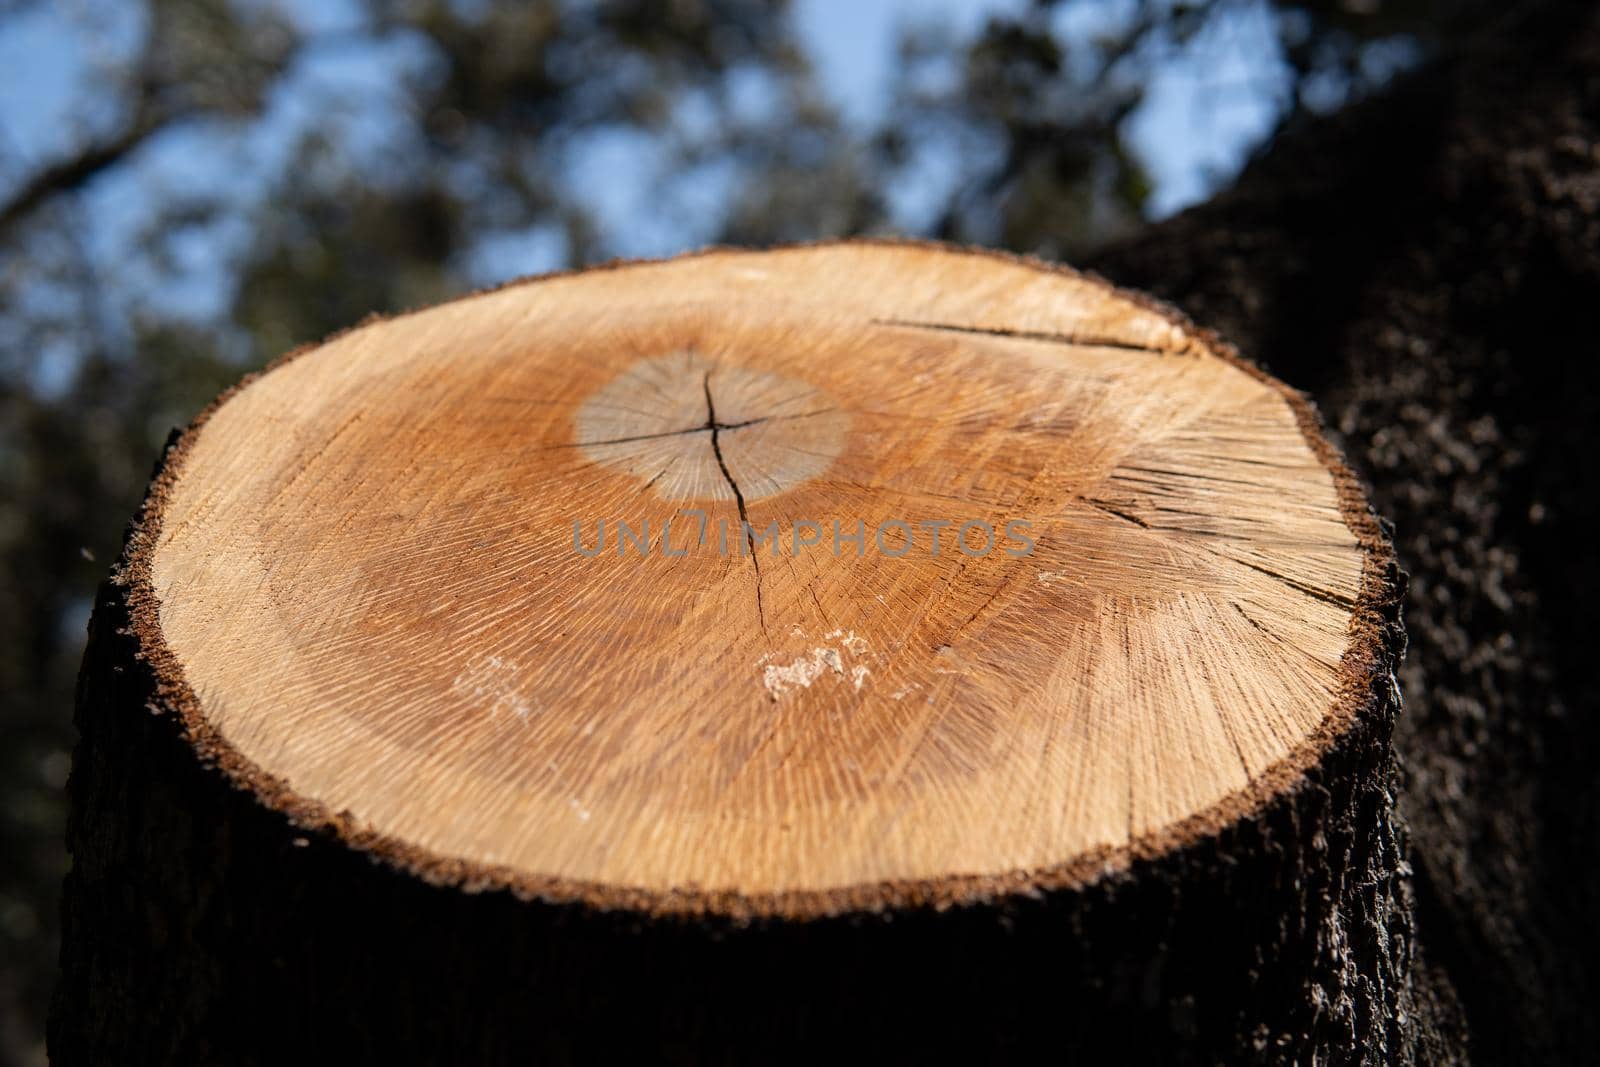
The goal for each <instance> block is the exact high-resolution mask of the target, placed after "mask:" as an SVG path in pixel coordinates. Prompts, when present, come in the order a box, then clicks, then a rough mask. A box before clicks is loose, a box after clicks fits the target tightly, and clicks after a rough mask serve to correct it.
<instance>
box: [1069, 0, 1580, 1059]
mask: <svg viewBox="0 0 1600 1067" xmlns="http://www.w3.org/2000/svg"><path fill="white" fill-rule="evenodd" d="M1597 72H1600V16H1597V14H1596V12H1595V11H1594V10H1593V9H1592V8H1591V6H1590V5H1586V4H1577V3H1565V4H1562V3H1557V4H1544V5H1538V6H1536V7H1534V8H1532V9H1531V10H1521V11H1519V12H1517V13H1514V14H1511V15H1508V16H1506V17H1504V18H1503V19H1501V20H1500V21H1499V22H1498V23H1497V24H1496V25H1494V26H1492V27H1490V28H1489V32H1487V33H1486V34H1485V35H1484V36H1483V37H1482V38H1481V39H1480V40H1478V41H1477V42H1475V43H1473V44H1472V45H1471V46H1470V47H1468V48H1467V49H1465V50H1464V51H1463V53H1462V54H1460V55H1458V56H1456V57H1454V58H1452V59H1451V60H1449V61H1448V62H1446V63H1444V64H1442V65H1441V66H1439V67H1437V68H1433V69H1429V70H1425V71H1423V72H1421V73H1420V74H1419V75H1418V76H1416V77H1414V78H1412V79H1410V80H1409V81H1408V82H1406V83H1405V84H1403V85H1401V86H1399V87H1397V88H1396V89H1395V90H1393V91H1391V92H1389V93H1387V94H1385V96H1384V97H1383V98H1382V99H1379V100H1376V101H1373V102H1372V103H1370V104H1368V105H1365V106H1361V107H1357V108H1355V109H1352V110H1351V111H1349V112H1348V113H1345V114H1342V115H1340V116H1337V117H1336V118H1334V119H1332V120H1327V121H1323V122H1320V123H1317V124H1315V125H1313V126H1311V127H1309V128H1307V129H1304V130H1302V131H1299V132H1298V133H1296V134H1291V135H1289V136H1286V137H1285V138H1283V139H1282V140H1281V142H1280V144H1279V145H1278V146H1277V147H1276V148H1275V149H1274V150H1273V151H1272V152H1271V153H1270V154H1269V155H1268V156H1266V157H1265V158H1263V159H1261V160H1260V161H1258V162H1257V163H1256V164H1255V165H1253V166H1252V167H1251V168H1250V169H1249V170H1248V171H1247V172H1246V174H1245V176H1244V177H1243V178H1242V179H1241V181H1240V182H1239V183H1238V185H1237V187H1236V188H1235V189H1234V190H1233V191H1232V192H1230V193H1228V194H1226V195H1224V196H1222V197H1220V198H1219V199H1218V200H1217V201H1215V202H1214V203H1212V204H1209V205H1207V206H1205V207H1203V208H1200V209H1197V210H1195V211H1192V212H1189V213H1187V214H1185V215H1183V216H1181V217H1179V218H1177V219H1174V220H1172V221H1171V222H1169V223H1167V224H1165V225H1163V226H1160V227H1158V228H1156V229H1155V230H1154V231H1152V232H1151V233H1150V234H1148V235H1147V236H1144V237H1142V238H1140V239H1139V240H1137V241H1136V242H1134V243H1132V244H1130V245H1127V246H1125V247H1122V248H1118V249H1114V250H1112V251H1111V252H1110V253H1109V254H1107V255H1105V256H1103V257H1102V258H1101V260H1100V261H1099V262H1098V263H1096V264H1094V266H1096V267H1097V269H1099V270H1101V271H1102V272H1104V273H1105V274H1107V275H1108V276H1109V277H1111V278H1112V280H1114V281H1117V282H1119V283H1123V284H1128V285H1137V286H1143V287H1147V288H1150V289H1152V290H1153V291H1155V292H1157V293H1158V294H1159V295H1162V296H1165V297H1167V298H1169V299H1172V300H1173V301H1175V302H1176V303H1178V304H1179V305H1180V306H1182V307H1184V308H1185V309H1186V310H1188V311H1189V312H1190V313H1191V314H1193V315H1195V316H1196V317H1198V318H1199V319H1201V320H1202V321H1205V322H1207V323H1209V324H1212V325H1214V326H1216V327H1217V328H1218V329H1220V330H1222V331H1223V332H1224V333H1225V334H1227V335H1228V336H1230V337H1231V338H1232V339H1233V340H1235V341H1236V342H1237V343H1238V344H1239V345H1240V347H1241V348H1242V349H1243V350H1244V351H1245V352H1246V353H1247V354H1249V355H1251V356H1252V357H1254V358H1256V359H1259V360H1261V361H1263V362H1264V363H1265V364H1266V365H1267V366H1268V368H1269V369H1270V370H1272V371H1273V372H1274V373H1276V374H1278V375H1280V376H1281V377H1283V378H1285V379H1286V380H1287V381H1289V382H1290V383H1291V384H1293V385H1297V386H1299V387H1301V388H1304V389H1308V390H1310V391H1311V392H1312V393H1313V395H1314V396H1316V397H1317V399H1318V400H1319V402H1320V403H1321V405H1322V408H1323V411H1324V414H1325V416H1326V417H1327V419H1328V421H1329V423H1330V424H1331V426H1332V429H1333V431H1334V432H1335V433H1336V434H1338V435H1341V436H1342V439H1343V443H1344V447H1345V450H1346V453H1347V454H1348V455H1349V456H1350V457H1351V459H1352V462H1354V463H1355V465H1356V466H1357V467H1358V468H1359V469H1361V470H1362V472H1363V473H1364V474H1366V475H1367V477H1368V480H1369V481H1370V482H1371V483H1372V484H1373V485H1374V486H1375V506H1376V507H1377V509H1378V510H1379V512H1380V513H1382V514H1384V515H1385V516H1387V517H1389V518H1391V519H1392V520H1393V521H1394V523H1395V526H1396V529H1397V536H1396V545H1397V551H1398V552H1399V554H1400V558H1401V564H1402V566H1405V567H1406V568H1407V569H1408V570H1409V571H1410V572H1411V575H1412V580H1411V592H1410V595H1409V598H1408V605H1407V620H1406V622H1407V630H1408V632H1409V635H1410V640H1411V647H1410V652H1409V654H1408V659H1407V662H1406V665H1405V667H1404V670H1403V673H1402V676H1401V679H1402V687H1403V689H1404V692H1405V696H1406V707H1405V711H1404V712H1403V714H1402V716H1401V719H1400V723H1399V725H1398V727H1397V733H1396V744H1397V746H1398V748H1399V750H1400V753H1401V757H1402V761H1403V765H1404V767H1405V771H1406V783H1405V788H1404V794H1403V797H1402V809H1403V811H1404V813H1405V815H1406V816H1407V818H1408V820H1409V823H1410V826H1411V837H1412V855H1411V863H1412V865H1413V866H1414V867H1415V869H1416V878H1415V884H1416V892H1417V897H1418V908H1417V912H1418V915H1417V922H1418V927H1419V939H1420V942H1421V947H1422V951H1423V954H1424V955H1425V957H1426V959H1427V960H1428V961H1429V962H1428V966H1427V969H1426V973H1427V974H1428V975H1430V976H1431V979H1432V985H1433V989H1434V991H1435V992H1436V993H1442V994H1443V995H1444V996H1446V997H1447V998H1448V996H1449V995H1450V990H1451V987H1453V990H1454V994H1455V995H1456V996H1458V997H1459V1000H1460V1005H1461V1008H1462V1010H1463V1012H1464V1016H1465V1025H1466V1026H1467V1027H1468V1028H1469V1030H1470V1048H1471V1057H1472V1060H1473V1062H1477V1063H1510V1062H1517V1063H1523V1062H1544V1063H1557V1062H1566V1063H1575V1062H1585V1061H1587V1060H1588V1059H1590V1058H1591V1057H1592V1056H1593V1051H1594V1048H1595V1046H1596V1043H1597V1042H1600V1022H1597V1017H1596V1015H1595V1014H1594V1011H1593V1004H1594V1000H1595V996H1596V991H1597V986H1596V977H1597V976H1596V966H1597V963H1596V961H1597V960H1600V923H1597V919H1596V916H1597V915H1600V888H1597V887H1600V876H1597V874H1600V872H1597V871H1596V867H1595V858H1594V857H1595V847H1594V846H1595V842H1596V840H1600V821H1597V790H1596V785H1595V778H1594V773H1593V768H1592V753H1593V752H1594V750H1595V743H1596V741H1597V737H1596V725H1595V711H1596V708H1597V707H1600V701H1597V696H1600V694H1597V692H1596V674H1595V671H1594V668H1593V653H1592V647H1591V646H1592V636H1591V635H1592V634H1593V633H1594V632H1595V628H1596V625H1597V622H1600V619H1597V617H1596V613H1597V605H1600V571H1597V562H1596V555H1595V553H1594V550H1593V544H1594V531H1595V529H1596V514H1595V511H1596V503H1595V501H1596V499H1597V495H1600V487H1597V485H1596V479H1595V468H1594V465H1593V463H1592V462H1591V458H1592V457H1593V455H1594V454H1595V446H1596V430H1597V427H1600V402H1597V399H1596V395H1595V392H1594V390H1593V389H1592V387H1590V386H1588V385H1587V382H1588V380H1589V378H1590V373H1589V368H1588V366H1587V365H1588V364H1589V363H1591V362H1592V348H1593V343H1594V338H1595V337H1596V336H1597V335H1600V148H1597V147H1596V146H1597V145H1600V73H1597ZM1441 976H1447V979H1444V980H1442V981H1441ZM1425 984H1427V983H1425ZM1458 1021H1459V1020H1458Z"/></svg>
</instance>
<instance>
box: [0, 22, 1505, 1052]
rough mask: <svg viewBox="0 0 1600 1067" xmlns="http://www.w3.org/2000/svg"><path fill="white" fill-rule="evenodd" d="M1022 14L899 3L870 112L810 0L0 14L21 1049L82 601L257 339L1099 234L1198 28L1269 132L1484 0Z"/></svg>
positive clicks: (1, 311) (1135, 203)
mask: <svg viewBox="0 0 1600 1067" xmlns="http://www.w3.org/2000/svg"><path fill="white" fill-rule="evenodd" d="M1006 12H1007V13H1005V14H1001V15H995V16H992V17H989V18H987V20H986V21H984V22H982V23H981V24H980V25H979V27H978V28H977V29H976V31H975V32H974V31H968V32H960V31H958V30H956V29H954V28H953V27H952V26H950V25H947V24H941V23H940V22H938V21H927V22H919V23H911V24H908V25H906V26H905V27H904V32H903V33H902V34H901V37H900V44H899V48H898V51H897V52H896V54H895V56H894V57H893V62H892V76H891V80H890V86H889V93H888V99H887V101H885V102H884V107H883V110H882V114H881V116H879V117H878V118H876V119H874V120H873V121H871V122H869V123H865V124H864V123H862V122H860V121H855V120H852V119H850V118H847V117H846V116H844V115H842V114H841V112H840V108H839V101H838V100H837V99H836V95H837V94H836V93H835V92H832V91H830V87H829V86H826V85H823V84H821V80H820V78H819V76H818V73H817V68H816V67H815V65H814V63H813V62H812V57H811V56H810V55H809V54H808V52H807V50H806V48H805V47H804V46H803V42H802V41H801V40H800V38H799V35H798V34H797V31H796V28H795V20H794V18H793V13H792V12H791V11H790V10H789V8H788V6H787V5H785V4H783V3H761V2H757V0H667V2H658V3H649V2H644V0H599V2H594V3H582V2H577V0H536V2H528V3H516V4H511V3H505V4H496V3H490V2H488V0H344V2H340V3H329V4H322V3H317V2H315V0H301V2H295V3H291V2H287V0H285V2H282V3H277V2H269V0H145V2H142V3H131V2H127V0H59V2H55V0H0V40H5V39H6V38H7V37H8V36H9V37H10V38H11V39H12V40H13V41H20V42H22V44H20V45H17V46H16V47H28V48H48V49H51V50H54V51H55V52H59V54H60V55H61V57H62V62H63V63H66V62H67V60H69V59H70V60H71V66H72V69H73V70H74V71H75V72H76V77H75V84H74V85H73V86H70V87H69V89H68V90H65V91H64V99H65V100H66V103H65V104H64V106H63V108H62V111H61V114H59V115H55V116H53V117H50V119H49V121H48V123H47V125H48V129H46V130H45V132H44V133H42V134H39V135H38V136H35V137H33V138H31V140H32V141H33V142H35V143H33V144H21V143H19V140H18V138H17V137H16V136H15V135H14V134H13V132H12V131H7V130H3V129H0V486H3V490H0V605H3V608H4V610H3V612H0V628H3V629H0V690H3V692H4V694H5V706H4V709H3V711H0V715H3V719H0V760H3V767H0V857H3V862H0V1058H9V1059H15V1060H18V1061H22V1060H32V1059H37V1058H38V1057H40V1056H41V1055H42V1053H41V1051H40V1047H41V1046H40V1040H39V1034H40V1033H42V1017H43V1010H44V1006H45V1004H46V1001H47V998H48V990H49V985H50V981H51V977H52V974H53V970H54V930H55V925H56V918H55V911H54V909H55V897H56V892H57V888H58V885H59V880H60V877H61V874H62V872H63V869H64V865H65V857H64V855H63V852H62V849H61V846H60V839H61V825H62V821H63V819H64V812H63V810H62V802H61V799H60V787H61V785H62V782H63V779H64V776H65V774H66V771H67V767H68V763H69V757H68V752H69V748H70V744H71V739H72V734H71V727H70V710H69V709H70V706H71V701H72V687H73V678H74V673H75V671H76V666H77V661H78V657H79V655H80V654H81V648H82V634H83V630H84V623H85V619H86V611H87V605H88V603H89V598H90V596H91V593H92V590H93V587H94V584H95V583H96V582H97V581H99V580H100V579H101V578H102V577H103V576H104V574H105V572H106V570H107V568H108V567H109V565H110V563H111V561H112V560H113V559H114V558H115V556H116V554H117V551H118V545H119V537H120V533H121V530H122V527H123V524H124V523H125V522H126V520H127V519H128V518H129V516H130V515H131V514H132V513H133V511H134V508H135V506H136V505H137V503H138V500H139V497H140V495H141V493H142V490H143V487H144V482H145V480H146V478H147V477H148V474H149V471H150V467H151V464H152V463H153V461H154V460H155V458H156V456H157V454H158V451H159V449H160V447H161V444H162V442H163V440H164V439H165V437H166V435H167V433H168V432H169V430H170V428H172V427H174V426H179V425H182V424H184V423H185V422H187V421H188V420H189V419H190V418H191V417H192V416H193V415H194V414H195V413H196V412H197V411H198V410H199V409H200V408H201V407H202V406H203V405H204V404H205V403H206V402H207V401H208V400H209V399H210V398H211V397H212V396H213V395H215V394H216V393H217V392H218V391H219V390H220V389H222V388H223V387H225V386H226V385H228V384H230V383H231V382H232V381H234V380H236V379H237V378H238V377H239V376H240V375H241V374H242V373H244V372H245V371H247V370H250V369H253V368H255V367H258V366H260V365H262V364H263V363H264V362H265V361H267V360H269V359H271V358H272V357H274V356H276V355H279V354H281V353H282V352H284V351H286V350H287V349H289V348H291V347H293V346H295V345H297V344H300V343H303V342H306V341H311V340H315V339H317V338H319V337H321V336H323V335H325V334H327V333H329V332H331V331H334V330H337V329H340V328H343V327H346V326H349V325H351V324H353V323H356V322H358V321H360V320H361V319H362V318H364V317H365V316H367V315H368V314H370V313H373V312H379V313H384V312H393V311H396V310H399V309H403V308H406V307H409V306H414V305H418V304H423V303H429V302H433V301H437V300H439V299H443V298H445V297H448V296H451V295H454V294H457V293H460V292H463V291H465V290H468V289H471V288H474V287H478V286H481V285H485V284H491V283H494V282H498V281H501V280H503V279H505V278H507V277H510V276H515V275H518V274H522V273H528V272H531V271H537V270H544V269H549V268H553V267H557V266H564V265H569V264H573V265H575V264H584V263H591V262H595V261H598V260H602V259H605V258H609V257H612V256H617V255H631V254H649V253H667V252H671V251H675V250H678V249H681V248H687V247H693V246H696V245H701V244H705V243H711V242H729V243H771V242H778V241H791V240H802V239H808V238H816V237H824V236H833V235H841V234H851V233H863V232H906V231H909V232H914V233H924V234H928V235H932V236H938V237H943V238H947V239H951V240H958V241H971V242H980V243H985V244H992V245H1001V246H1006V247H1010V248H1013V249H1018V250H1023V251H1031V252H1038V253H1041V254H1044V255H1048V256H1065V257H1077V256H1081V255H1084V254H1086V253H1087V252H1089V251H1090V250H1093V249H1095V248H1097V247H1100V246H1101V245H1103V244H1104V243H1105V242H1107V241H1108V240H1112V239H1115V238H1119V237H1122V236H1124V235H1127V234H1130V233H1131V232H1133V231H1134V230H1136V229H1137V228H1138V227H1140V226H1141V225H1143V223H1144V222H1145V220H1146V218H1147V217H1148V215H1149V210H1150V196H1151V191H1152V188H1153V179H1152V176H1151V174H1150V173H1149V172H1148V159H1147V154H1141V152H1140V151H1139V150H1138V147H1137V145H1136V144H1135V138H1134V128H1133V121H1134V119H1135V117H1136V116H1137V115H1138V113H1139V109H1140V106H1141V103H1142V102H1143V101H1144V100H1145V99H1146V96H1147V93H1148V92H1149V91H1150V88H1151V86H1152V85H1153V84H1155V82H1156V80H1157V79H1158V78H1160V77H1161V76H1162V75H1163V73H1164V72H1166V71H1168V70H1170V69H1171V67H1172V65H1173V64H1175V63H1181V62H1190V63H1194V62H1202V61H1203V58H1204V56H1203V51H1202V52H1201V53H1196V51H1195V49H1196V47H1197V44H1203V43H1204V42H1205V41H1206V40H1208V39H1210V38H1214V37H1215V36H1216V35H1218V34H1226V33H1227V32H1229V27H1232V26H1237V25H1239V24H1240V21H1241V20H1245V19H1250V20H1254V24H1255V25H1258V26H1262V27H1265V28H1266V33H1267V34H1268V38H1269V43H1270V44H1271V45H1272V48H1273V50H1274V52H1273V55H1274V56H1275V57H1276V58H1274V59H1271V60H1270V62H1272V63H1275V64H1277V67H1278V68H1280V69H1279V75H1278V76H1277V77H1276V80H1275V81H1274V82H1273V87H1272V88H1271V90H1270V92H1268V93H1267V94H1266V100H1267V104H1266V106H1268V107H1269V109H1270V112H1271V119H1270V121H1269V123H1268V125H1267V128H1266V129H1265V131H1264V135H1266V134H1270V133H1271V132H1272V131H1273V130H1274V129H1277V128H1280V127H1286V126H1293V125H1294V124H1296V123H1300V122H1303V121H1305V119H1306V117H1307V116H1311V115H1316V114H1319V113H1323V112H1327V111H1330V110H1334V109H1337V108H1339V107H1341V106H1343V105H1345V104H1346V103H1347V102H1348V101H1351V100H1354V99H1356V98H1358V97H1360V96H1362V95H1363V94H1365V93H1367V92H1369V91H1370V90H1372V89H1373V88H1374V87H1376V86H1378V85H1380V84H1382V83H1383V82H1384V81H1385V80H1387V79H1389V78H1390V77H1392V76H1393V75H1394V74H1395V73H1396V72H1397V71H1398V70H1400V69H1402V68H1404V67H1406V66H1409V65H1412V64H1415V63H1418V62H1422V61H1425V60H1426V58H1427V57H1428V56H1429V55H1430V54H1432V53H1434V52H1435V51H1437V50H1439V49H1441V48H1444V47H1446V46H1447V45H1448V42H1449V41H1450V40H1451V39H1452V38H1453V37H1454V36H1456V35H1458V34H1460V33H1462V32H1463V30H1464V27H1467V26H1469V25H1471V24H1472V23H1473V21H1474V20H1475V19H1476V18H1478V17H1479V16H1480V14H1481V12H1480V11H1479V8H1478V6H1477V5H1474V4H1470V3H1466V2H1457V3H1450V2H1448V0H1300V2H1292V0H1280V2H1276V3H1269V2H1267V0H1197V2H1185V0H1058V2H1044V3H1036V4H1032V5H1025V4H1016V5H1011V6H1009V7H1008V8H1006ZM837 32H838V33H840V34H849V33H851V32H852V28H851V26H849V25H848V24H843V25H840V26H838V28H837ZM1197 55H1199V56H1200V58H1199V59H1196V56H1197ZM1186 57H1187V58H1186ZM17 76H18V75H17V74H16V73H15V72H7V71H6V70H5V69H4V67H0V88H4V89H5V90H6V91H7V92H8V93H9V92H11V91H12V90H13V89H16V88H20V87H19V86H17V85H15V84H14V83H11V80H12V79H13V78H14V77H17ZM8 83H11V84H8ZM1181 132H1182V131H1179V134H1174V135H1169V136H1178V135H1181ZM1214 177H1215V178H1216V179H1218V180H1221V179H1225V178H1227V177H1229V175H1228V174H1226V173H1224V174H1219V175H1216V176H1214Z"/></svg>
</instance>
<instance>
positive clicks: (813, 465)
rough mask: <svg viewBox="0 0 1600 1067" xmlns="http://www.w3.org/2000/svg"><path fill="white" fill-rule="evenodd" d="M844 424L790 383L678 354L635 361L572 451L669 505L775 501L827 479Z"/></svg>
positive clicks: (809, 390)
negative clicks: (639, 483)
mask: <svg viewBox="0 0 1600 1067" xmlns="http://www.w3.org/2000/svg"><path fill="white" fill-rule="evenodd" d="M849 425H850V416H849V415H847V414H846V413H844V412H843V411H841V410H840V409H839V407H838V405H837V403H836V401H835V400H834V399H833V398H832V397H830V396H829V395H828V394H827V393H825V392H823V391H822V390H820V389H817V388H816V387H814V386H812V385H809V384H807V383H806V382H802V381H798V380H796V379H794V378H788V377H784V376H782V375H778V374H771V373H768V372H766V371H759V370H753V369H751V368H749V367H744V366H740V365H738V364H736V363H732V362H728V361H722V360H714V359H711V358H709V357H707V356H705V355H703V354H701V353H699V352H695V351H692V350H687V349H686V350H682V351H677V352H671V353H668V354H667V355H662V356H655V357H651V358H646V359H643V360H640V361H639V362H638V363H636V364H634V365H633V366H632V367H631V368H629V369H628V370H627V371H624V372H623V373H622V374H621V375H619V376H618V377H616V378H614V379H612V380H611V381H610V382H609V383H608V384H606V385H605V386H603V387H601V388H600V389H598V390H597V391H595V392H594V393H593V394H592V395H591V396H590V397H589V399H588V400H586V401H585V402H584V403H583V406H582V407H581V408H580V409H579V410H578V413H577V416H576V418H575V419H574V443H575V444H576V445H577V447H579V448H580V449H582V451H583V454H584V455H585V456H586V457H587V458H589V459H591V460H593V461H594V462H596V463H599V464H601V465H603V466H606V467H611V468H614V469H618V470H623V471H627V472H628V473H630V474H633V475H636V476H637V477H639V478H641V479H643V480H644V482H645V484H646V485H648V486H649V487H650V488H651V489H652V490H653V491H654V492H655V493H657V494H658V495H660V496H661V497H664V498H665V499H668V500H736V499H737V500H740V501H742V502H744V503H748V502H750V501H754V500H761V499H764V498H766V497H770V496H776V495H778V494H779V493H782V492H784V491H785V490H787V489H789V488H791V487H793V486H795V485H798V484H799V483H801V482H803V481H805V480H806V479H808V478H813V477H816V476H817V475H819V474H821V473H822V472H823V471H825V470H826V469H827V468H828V466H829V465H830V464H832V462H833V461H834V459H835V458H836V457H837V456H838V455H839V451H840V449H841V448H842V447H843V444H844V440H845V435H846V432H847V431H848V429H849Z"/></svg>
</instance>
